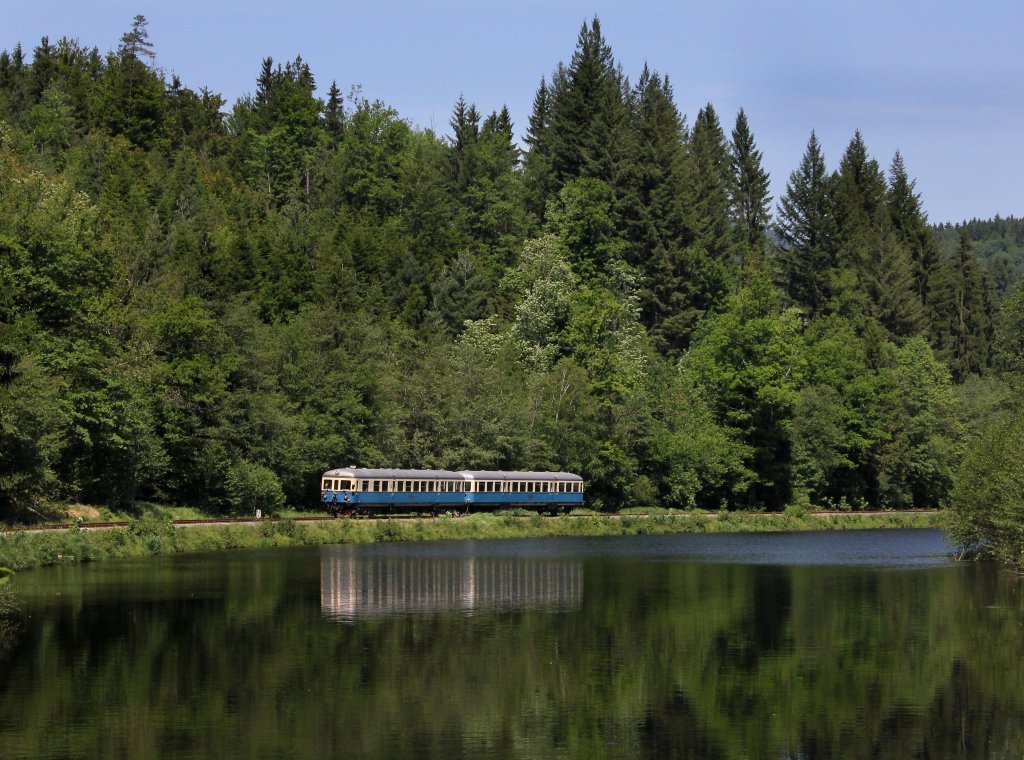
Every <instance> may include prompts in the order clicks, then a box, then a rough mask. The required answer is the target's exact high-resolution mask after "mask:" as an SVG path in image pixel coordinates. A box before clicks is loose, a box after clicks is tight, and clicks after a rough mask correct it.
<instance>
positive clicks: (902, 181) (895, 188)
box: [886, 151, 939, 305]
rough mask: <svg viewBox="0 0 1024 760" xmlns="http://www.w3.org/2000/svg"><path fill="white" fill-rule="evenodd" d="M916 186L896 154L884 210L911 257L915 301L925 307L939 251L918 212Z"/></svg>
mask: <svg viewBox="0 0 1024 760" xmlns="http://www.w3.org/2000/svg"><path fill="white" fill-rule="evenodd" d="M915 184H916V181H915V180H911V179H910V178H909V176H908V175H907V169H906V166H905V165H904V162H903V156H902V155H900V152H899V151H896V154H895V155H894V156H893V159H892V164H891V165H890V167H889V187H888V191H887V193H886V206H887V208H888V210H889V219H890V220H891V221H892V225H893V229H894V231H895V233H896V236H897V238H898V239H899V241H900V243H902V244H903V246H904V247H905V248H906V249H907V251H909V253H910V258H911V261H912V265H913V276H914V286H915V289H916V291H917V296H918V299H919V300H920V301H921V303H922V304H923V305H927V303H928V295H929V291H930V289H931V280H932V275H933V273H934V271H935V267H936V266H937V265H938V260H939V247H938V242H937V241H936V239H935V234H934V233H933V232H932V230H931V227H929V226H928V216H927V214H925V212H924V210H923V209H922V208H921V195H920V193H916V192H914V186H915Z"/></svg>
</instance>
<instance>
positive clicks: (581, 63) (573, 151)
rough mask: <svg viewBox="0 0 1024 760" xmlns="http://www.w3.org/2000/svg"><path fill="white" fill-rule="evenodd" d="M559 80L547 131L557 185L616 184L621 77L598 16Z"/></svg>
mask: <svg viewBox="0 0 1024 760" xmlns="http://www.w3.org/2000/svg"><path fill="white" fill-rule="evenodd" d="M557 84H560V85H561V86H559V87H557V88H556V90H555V98H554V99H553V101H552V104H551V118H550V132H549V142H550V146H551V167H552V171H553V173H554V177H555V183H556V187H557V188H561V187H562V185H564V184H565V183H566V182H568V181H570V180H573V179H577V178H580V177H593V178H595V179H600V180H603V181H604V182H607V183H608V184H609V185H612V186H614V183H615V174H616V164H617V162H618V158H619V153H618V148H619V145H620V142H621V137H622V134H621V130H622V129H623V128H624V126H625V120H626V108H625V103H624V101H623V97H622V76H621V74H620V73H619V71H618V69H617V68H616V66H615V60H614V58H613V57H612V50H611V47H609V45H608V43H607V42H606V41H605V39H604V37H603V36H602V34H601V23H600V21H598V19H597V18H596V17H595V18H594V19H593V21H591V23H590V24H589V25H588V24H586V23H584V24H583V28H582V29H580V34H579V39H578V41H577V45H576V52H575V53H574V54H573V57H572V61H571V63H570V64H569V66H568V67H567V68H566V69H565V75H564V82H561V83H557Z"/></svg>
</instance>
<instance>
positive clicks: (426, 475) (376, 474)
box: [323, 467, 583, 482]
mask: <svg viewBox="0 0 1024 760" xmlns="http://www.w3.org/2000/svg"><path fill="white" fill-rule="evenodd" d="M323 477H325V478H360V479H364V478H370V479H372V478H393V479H396V480H400V479H408V480H554V481H567V482H569V481H579V482H582V481H583V478H581V477H580V476H579V475H576V474H574V473H571V472H517V471H515V470H462V471H461V472H455V471H454V470H381V469H370V468H364V467H342V468H338V469H335V470H328V471H327V472H325V473H324V474H323Z"/></svg>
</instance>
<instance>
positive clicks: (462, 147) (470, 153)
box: [448, 95, 480, 197]
mask: <svg viewBox="0 0 1024 760" xmlns="http://www.w3.org/2000/svg"><path fill="white" fill-rule="evenodd" d="M448 123H449V124H450V125H451V128H452V134H453V137H452V139H451V149H452V150H451V163H452V166H451V178H452V184H453V187H454V189H455V195H456V197H460V196H461V195H462V194H463V193H465V192H466V189H467V188H468V187H469V186H470V184H471V183H472V182H473V179H474V177H475V174H476V161H477V156H476V153H477V140H478V138H479V137H480V114H479V113H478V112H477V110H476V106H475V105H473V104H472V103H470V104H468V105H467V103H466V99H465V98H464V97H463V96H462V95H459V100H458V102H457V103H456V104H455V108H454V110H453V111H452V118H451V120H450V121H449V122H448Z"/></svg>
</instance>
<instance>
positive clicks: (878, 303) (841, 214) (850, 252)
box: [835, 130, 924, 338]
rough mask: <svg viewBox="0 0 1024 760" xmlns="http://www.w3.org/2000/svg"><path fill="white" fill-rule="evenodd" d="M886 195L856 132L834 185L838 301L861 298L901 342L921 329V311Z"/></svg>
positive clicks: (877, 170)
mask: <svg viewBox="0 0 1024 760" xmlns="http://www.w3.org/2000/svg"><path fill="white" fill-rule="evenodd" d="M887 192H888V187H887V185H886V181H885V175H884V174H883V172H882V170H881V169H880V168H879V166H878V162H877V161H876V160H875V159H873V158H871V157H870V156H869V155H868V152H867V146H866V145H865V144H864V139H863V136H862V135H861V133H860V131H859V130H858V131H857V132H856V133H855V134H854V136H853V139H851V140H850V144H849V145H848V146H847V148H846V152H845V153H844V154H843V158H842V161H841V162H840V165H839V173H838V176H837V180H836V199H835V201H836V216H837V226H838V233H837V238H838V245H839V248H838V252H839V265H840V267H841V268H842V269H843V270H844V275H843V277H842V282H843V285H844V286H845V291H846V292H845V294H844V297H846V298H852V299H854V300H856V299H858V298H861V299H866V306H865V310H866V311H868V312H869V313H871V314H873V315H874V316H875V317H876V318H877V319H878V321H879V322H880V323H881V324H882V325H883V326H884V327H885V328H886V329H887V330H889V332H890V333H892V334H893V335H896V336H899V337H903V338H907V337H910V336H912V335H915V334H917V333H918V332H919V331H920V330H921V329H923V327H924V310H923V308H922V306H921V299H920V296H919V295H918V290H917V285H916V282H915V279H914V266H913V262H912V260H911V257H910V252H909V251H908V249H907V247H906V246H905V245H904V243H903V241H902V240H901V239H900V237H899V235H897V234H896V233H895V232H894V229H893V224H892V221H891V218H890V215H889V208H888V204H887V200H888V195H887Z"/></svg>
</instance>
